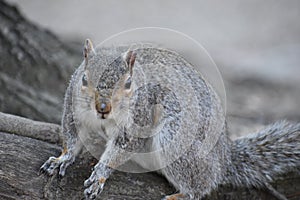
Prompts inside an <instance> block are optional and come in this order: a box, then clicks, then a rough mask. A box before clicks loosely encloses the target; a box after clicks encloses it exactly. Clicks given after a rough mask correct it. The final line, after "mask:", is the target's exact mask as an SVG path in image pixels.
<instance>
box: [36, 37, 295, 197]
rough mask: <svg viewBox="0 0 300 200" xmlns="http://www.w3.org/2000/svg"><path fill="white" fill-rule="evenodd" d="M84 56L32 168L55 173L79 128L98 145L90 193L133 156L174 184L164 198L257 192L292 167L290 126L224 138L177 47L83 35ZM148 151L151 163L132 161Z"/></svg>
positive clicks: (72, 152)
mask: <svg viewBox="0 0 300 200" xmlns="http://www.w3.org/2000/svg"><path fill="white" fill-rule="evenodd" d="M83 55H84V60H83V62H82V64H81V65H80V66H79V68H78V69H77V70H76V71H75V72H74V74H73V75H72V78H71V81H70V84H69V86H68V88H67V90H66V94H65V99H64V111H63V117H62V136H63V150H62V153H61V155H60V156H59V157H50V158H49V159H48V160H47V161H46V162H45V163H44V164H43V165H42V166H41V171H42V172H45V173H47V174H48V175H53V174H54V173H55V172H56V171H58V173H59V175H60V176H64V175H65V172H66V168H67V167H68V166H69V165H70V164H72V163H73V162H74V160H75V157H76V155H78V153H79V151H80V149H81V147H82V146H83V143H84V142H82V140H81V139H80V134H89V132H93V131H96V132H97V133H98V134H99V135H100V136H101V138H103V141H105V143H106V145H105V149H104V152H103V153H102V155H101V156H100V160H99V162H98V163H97V164H96V165H95V166H94V168H93V172H92V174H91V176H90V177H89V178H88V179H87V180H86V181H85V182H84V186H85V187H86V189H85V191H84V195H85V198H86V199H95V198H96V197H97V196H98V195H100V193H101V191H102V190H103V187H104V184H105V182H106V180H107V179H108V178H109V176H110V175H111V174H112V173H113V172H114V170H115V169H117V168H118V167H119V166H121V165H123V164H124V163H126V162H128V161H129V160H134V161H135V162H137V163H138V164H140V165H141V166H142V167H143V168H145V169H149V170H151V169H156V170H158V171H159V172H160V173H161V174H162V175H163V176H165V177H166V179H167V180H168V181H169V182H170V183H171V184H172V185H173V186H174V187H175V188H176V189H177V191H178V193H176V194H171V195H167V196H165V197H163V198H162V199H164V200H195V199H201V198H203V197H204V196H206V195H208V194H209V193H210V192H211V191H212V190H213V189H215V188H217V187H218V186H219V185H221V184H227V183H230V184H232V185H234V186H245V187H256V188H265V189H267V190H269V191H270V192H271V193H272V194H273V195H274V196H275V197H277V198H278V199H286V198H285V197H284V196H283V195H282V194H280V193H279V192H277V191H276V190H275V189H274V188H273V187H272V186H271V184H270V182H271V181H273V180H274V179H275V178H276V176H278V175H280V174H282V173H286V172H288V171H291V170H295V169H297V167H299V166H300V124H297V123H290V122H286V121H281V122H276V123H275V124H273V125H270V126H268V127H266V128H264V129H263V130H261V131H259V132H258V133H256V134H251V135H249V136H247V137H244V138H241V139H237V140H235V141H231V140H230V139H229V137H228V135H227V129H226V120H225V116H224V115H225V114H224V111H223V108H222V106H221V102H220V99H219V97H218V95H217V93H216V92H215V90H214V89H213V87H212V86H211V85H210V84H209V83H208V81H206V80H205V79H204V78H203V77H202V76H201V75H200V74H199V73H198V72H196V71H195V69H194V67H193V65H192V64H190V63H189V62H187V61H186V60H185V59H184V58H183V57H182V56H180V54H178V53H177V52H174V51H171V50H168V49H164V48H158V47H155V45H153V46H140V47H138V48H135V49H130V47H128V46H126V45H124V46H115V47H112V48H103V47H97V48H94V47H93V44H92V42H91V40H89V39H87V40H86V41H85V44H84V50H83ZM150 151H152V152H158V153H155V154H154V156H152V157H151V159H141V158H139V157H135V155H138V154H139V153H143V152H150Z"/></svg>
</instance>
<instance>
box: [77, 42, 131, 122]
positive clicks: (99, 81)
mask: <svg viewBox="0 0 300 200" xmlns="http://www.w3.org/2000/svg"><path fill="white" fill-rule="evenodd" d="M116 52H117V53H116ZM83 55H84V74H83V75H82V77H81V91H82V92H83V93H86V94H88V95H89V96H90V97H92V99H93V101H92V102H93V105H92V106H94V108H92V109H93V110H95V111H96V112H97V115H98V116H99V118H101V119H106V118H108V116H109V115H110V114H111V112H113V110H114V109H115V108H117V107H120V104H121V101H122V100H121V99H124V97H130V95H131V93H132V84H131V82H132V75H133V66H134V63H135V59H136V53H135V52H133V51H126V52H125V53H118V51H115V52H114V51H113V50H111V49H108V50H105V49H100V50H98V49H97V51H95V50H94V48H93V45H92V42H91V41H90V40H89V39H87V40H86V42H85V45H84V50H83Z"/></svg>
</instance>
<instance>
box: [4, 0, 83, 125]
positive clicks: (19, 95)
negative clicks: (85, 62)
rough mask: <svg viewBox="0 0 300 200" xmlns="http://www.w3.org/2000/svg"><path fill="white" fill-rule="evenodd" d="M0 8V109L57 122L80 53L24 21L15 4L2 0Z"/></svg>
mask: <svg viewBox="0 0 300 200" xmlns="http://www.w3.org/2000/svg"><path fill="white" fill-rule="evenodd" d="M0 7H1V9H0V57H1V59H0V70H1V72H0V88H1V93H0V111H3V112H7V113H12V114H18V115H22V116H25V117H29V118H32V119H37V120H42V121H48V122H56V123H58V122H59V121H60V116H61V109H62V99H63V94H64V91H65V88H66V86H67V80H69V79H70V75H71V73H72V72H73V70H74V67H76V65H78V64H79V62H80V59H81V57H80V56H79V55H80V53H79V52H77V51H74V50H72V48H70V47H69V46H67V45H66V44H64V43H63V42H61V41H60V40H59V39H58V38H57V37H56V36H55V35H53V34H52V33H51V32H49V31H48V30H45V29H43V28H40V27H37V26H36V25H34V24H32V23H30V22H29V21H27V20H26V19H25V18H24V17H23V16H22V15H21V14H20V13H19V11H18V10H17V8H16V7H14V6H11V5H9V4H7V3H6V2H5V1H2V0H0ZM78 50H79V51H80V49H78Z"/></svg>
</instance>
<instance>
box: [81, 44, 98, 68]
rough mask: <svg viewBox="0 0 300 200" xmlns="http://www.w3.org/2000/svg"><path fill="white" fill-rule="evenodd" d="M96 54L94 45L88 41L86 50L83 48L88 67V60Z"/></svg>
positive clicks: (85, 46)
mask: <svg viewBox="0 0 300 200" xmlns="http://www.w3.org/2000/svg"><path fill="white" fill-rule="evenodd" d="M93 54H95V50H94V47H93V43H92V41H91V40H90V39H86V40H85V43H84V48H83V56H84V60H85V64H86V65H87V63H88V58H89V56H90V55H93Z"/></svg>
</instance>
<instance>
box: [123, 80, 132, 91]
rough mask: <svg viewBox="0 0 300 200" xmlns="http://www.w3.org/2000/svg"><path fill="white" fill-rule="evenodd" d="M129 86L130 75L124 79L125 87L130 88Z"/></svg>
mask: <svg viewBox="0 0 300 200" xmlns="http://www.w3.org/2000/svg"><path fill="white" fill-rule="evenodd" d="M130 86H131V77H128V78H127V80H126V81H125V86H124V87H125V89H130Z"/></svg>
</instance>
